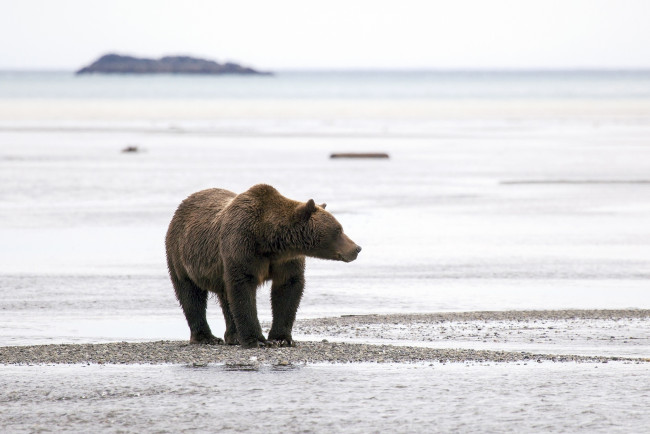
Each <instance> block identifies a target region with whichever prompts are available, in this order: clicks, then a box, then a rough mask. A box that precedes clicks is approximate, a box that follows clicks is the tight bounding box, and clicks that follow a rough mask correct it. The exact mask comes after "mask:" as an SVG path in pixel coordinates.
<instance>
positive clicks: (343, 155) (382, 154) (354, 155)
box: [330, 152, 389, 158]
mask: <svg viewBox="0 0 650 434" xmlns="http://www.w3.org/2000/svg"><path fill="white" fill-rule="evenodd" d="M330 158H389V156H388V154H386V153H385V152H343V153H337V154H331V155H330Z"/></svg>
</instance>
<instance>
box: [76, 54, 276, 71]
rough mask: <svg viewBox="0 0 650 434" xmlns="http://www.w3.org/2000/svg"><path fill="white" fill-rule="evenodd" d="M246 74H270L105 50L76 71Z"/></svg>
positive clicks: (200, 61) (231, 65) (202, 61)
mask: <svg viewBox="0 0 650 434" xmlns="http://www.w3.org/2000/svg"><path fill="white" fill-rule="evenodd" d="M92 73H100V74H245V75H271V74H270V73H269V72H261V71H257V70H255V69H252V68H248V67H245V66H241V65H238V64H236V63H230V62H228V63H217V62H215V61H213V60H206V59H199V58H196V57H189V56H166V57H162V58H160V59H145V58H137V57H131V56H122V55H119V54H106V55H104V56H102V57H100V58H99V59H97V60H96V61H95V62H93V63H92V64H90V65H88V66H86V67H84V68H81V69H80V70H78V71H77V74H92Z"/></svg>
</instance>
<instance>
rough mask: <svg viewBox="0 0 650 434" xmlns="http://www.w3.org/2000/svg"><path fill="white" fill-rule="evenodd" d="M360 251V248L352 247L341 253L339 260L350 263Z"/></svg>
mask: <svg viewBox="0 0 650 434" xmlns="http://www.w3.org/2000/svg"><path fill="white" fill-rule="evenodd" d="M360 251H361V246H358V245H356V244H355V245H354V248H352V249H350V250H349V251H348V252H346V253H343V254H342V255H340V259H341V260H342V261H343V262H352V261H354V260H355V259H357V256H358V255H359V252H360Z"/></svg>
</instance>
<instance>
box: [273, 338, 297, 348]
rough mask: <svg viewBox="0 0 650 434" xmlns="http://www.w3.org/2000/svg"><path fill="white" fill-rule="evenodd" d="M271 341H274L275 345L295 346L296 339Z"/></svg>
mask: <svg viewBox="0 0 650 434" xmlns="http://www.w3.org/2000/svg"><path fill="white" fill-rule="evenodd" d="M269 342H272V343H273V347H295V346H296V341H294V340H293V339H291V338H287V339H271V340H269Z"/></svg>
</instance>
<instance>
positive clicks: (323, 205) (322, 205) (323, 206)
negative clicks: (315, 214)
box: [319, 203, 327, 209]
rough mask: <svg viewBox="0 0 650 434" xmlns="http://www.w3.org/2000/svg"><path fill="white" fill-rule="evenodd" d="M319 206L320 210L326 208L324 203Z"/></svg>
mask: <svg viewBox="0 0 650 434" xmlns="http://www.w3.org/2000/svg"><path fill="white" fill-rule="evenodd" d="M319 206H320V207H321V208H323V209H325V207H326V206H327V204H326V203H321V204H320V205H319Z"/></svg>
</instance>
